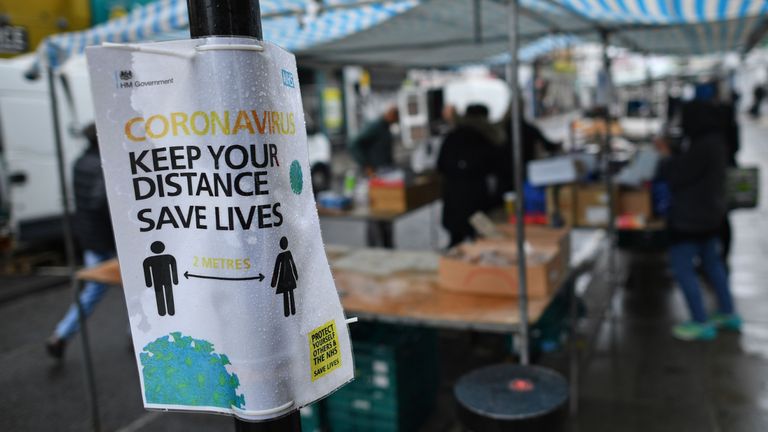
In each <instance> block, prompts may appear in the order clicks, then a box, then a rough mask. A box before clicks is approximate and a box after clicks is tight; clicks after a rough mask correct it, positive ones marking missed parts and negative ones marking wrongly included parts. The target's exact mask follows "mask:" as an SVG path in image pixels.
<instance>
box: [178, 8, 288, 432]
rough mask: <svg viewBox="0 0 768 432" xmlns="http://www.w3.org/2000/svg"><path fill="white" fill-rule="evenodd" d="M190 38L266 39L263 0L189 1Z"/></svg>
mask: <svg viewBox="0 0 768 432" xmlns="http://www.w3.org/2000/svg"><path fill="white" fill-rule="evenodd" d="M187 9H188V11H189V35H190V36H191V37H192V38H193V39H195V38H203V37H207V36H240V37H252V38H256V39H258V40H261V39H263V34H262V31H261V12H260V8H259V0H187ZM235 431H236V432H301V417H300V416H299V411H298V410H296V411H293V412H291V413H290V414H288V415H287V416H285V417H281V418H279V419H275V420H267V421H263V422H258V423H251V422H247V421H244V420H240V419H238V418H235Z"/></svg>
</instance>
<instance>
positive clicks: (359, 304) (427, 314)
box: [77, 259, 549, 331]
mask: <svg viewBox="0 0 768 432" xmlns="http://www.w3.org/2000/svg"><path fill="white" fill-rule="evenodd" d="M333 276H334V279H335V281H336V288H337V290H338V292H339V296H340V297H341V302H342V305H343V306H344V310H345V312H346V314H347V316H349V317H352V316H357V317H359V318H360V319H363V320H376V321H385V322H398V323H402V324H418V325H428V326H434V327H448V328H459V329H478V330H487V331H513V330H514V329H515V327H516V326H517V325H518V324H519V322H520V314H519V313H520V312H519V306H518V303H517V300H514V299H512V298H496V297H483V296H474V295H466V294H456V293H451V292H448V291H443V290H440V289H438V287H437V284H436V282H435V280H436V275H435V274H434V273H398V274H394V275H391V276H385V277H381V276H371V275H364V274H359V273H355V272H351V271H347V270H333ZM77 278H78V279H80V280H83V281H93V282H100V283H104V284H107V285H121V284H122V279H121V277H120V264H119V263H118V261H117V259H111V260H109V261H106V262H104V263H103V264H101V265H99V266H96V267H91V268H88V269H84V270H80V271H79V272H77ZM548 303H549V299H537V300H533V301H531V302H530V306H529V309H528V313H529V316H530V317H531V320H532V321H535V320H536V319H538V317H539V316H540V315H541V313H542V312H543V311H544V309H545V308H546V306H547V304H548Z"/></svg>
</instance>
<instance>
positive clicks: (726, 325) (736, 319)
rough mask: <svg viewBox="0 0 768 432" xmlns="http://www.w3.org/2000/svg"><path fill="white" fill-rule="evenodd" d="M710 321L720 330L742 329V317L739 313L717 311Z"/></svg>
mask: <svg viewBox="0 0 768 432" xmlns="http://www.w3.org/2000/svg"><path fill="white" fill-rule="evenodd" d="M709 323H710V324H712V325H713V326H715V327H716V328H718V329H720V330H728V331H734V332H739V331H741V323H742V321H741V317H740V316H739V315H738V314H722V313H716V314H714V315H712V317H711V318H710V319H709Z"/></svg>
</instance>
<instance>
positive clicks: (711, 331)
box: [672, 321, 717, 341]
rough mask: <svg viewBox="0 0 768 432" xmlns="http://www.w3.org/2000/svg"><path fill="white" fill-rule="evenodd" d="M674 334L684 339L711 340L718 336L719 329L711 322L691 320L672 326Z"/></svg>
mask: <svg viewBox="0 0 768 432" xmlns="http://www.w3.org/2000/svg"><path fill="white" fill-rule="evenodd" d="M672 336H674V337H675V338H677V339H680V340H684V341H710V340H712V339H714V338H715V337H717V329H716V328H715V326H713V325H712V324H710V323H699V322H695V321H689V322H686V323H683V324H678V325H676V326H674V327H672Z"/></svg>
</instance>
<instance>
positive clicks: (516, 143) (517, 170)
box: [507, 0, 530, 365]
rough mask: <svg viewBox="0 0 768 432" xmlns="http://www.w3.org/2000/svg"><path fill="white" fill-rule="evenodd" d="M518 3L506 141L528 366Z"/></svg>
mask: <svg viewBox="0 0 768 432" xmlns="http://www.w3.org/2000/svg"><path fill="white" fill-rule="evenodd" d="M518 12H519V10H518V0H509V11H508V12H507V21H508V26H507V31H508V36H509V56H510V59H509V68H507V81H508V82H509V85H510V87H511V91H512V93H511V94H512V101H511V104H510V106H511V110H510V111H511V112H510V114H511V116H512V119H511V120H512V121H511V122H510V131H509V132H510V138H511V141H512V160H511V161H510V162H511V164H512V172H513V173H514V176H515V192H516V193H517V198H516V200H517V205H516V206H515V213H516V215H515V216H516V223H515V225H516V227H517V268H518V273H517V274H518V279H519V280H518V287H519V297H518V302H519V304H520V325H519V329H520V331H519V343H520V364H522V365H528V363H530V358H529V352H528V279H527V271H526V270H527V269H526V259H525V258H526V257H525V221H524V218H525V205H524V203H525V196H524V193H523V170H524V169H525V164H524V163H523V143H522V138H521V134H520V127H521V121H520V110H521V107H520V100H521V98H520V87H519V86H518V83H517V82H518V67H519V61H518V58H517V56H518V50H519V44H520V42H519V40H518V25H517V21H518Z"/></svg>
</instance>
